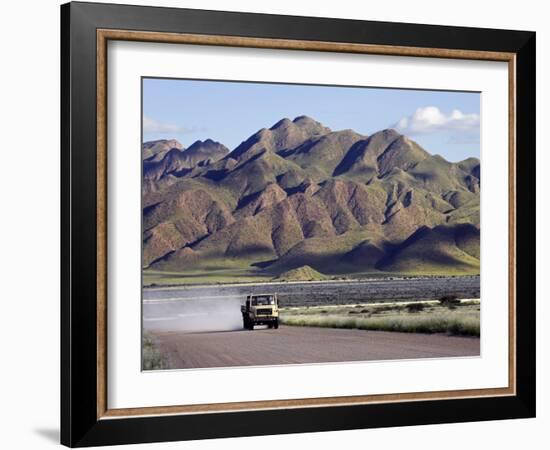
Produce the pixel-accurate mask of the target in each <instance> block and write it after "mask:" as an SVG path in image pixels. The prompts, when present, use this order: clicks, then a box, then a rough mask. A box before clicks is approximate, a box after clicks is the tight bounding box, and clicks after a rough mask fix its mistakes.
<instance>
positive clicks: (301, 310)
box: [280, 300, 480, 337]
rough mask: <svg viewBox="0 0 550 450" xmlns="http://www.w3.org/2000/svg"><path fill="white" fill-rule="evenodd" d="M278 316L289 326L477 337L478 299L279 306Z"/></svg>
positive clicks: (478, 324)
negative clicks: (279, 312)
mask: <svg viewBox="0 0 550 450" xmlns="http://www.w3.org/2000/svg"><path fill="white" fill-rule="evenodd" d="M280 320H281V323H283V324H285V325H291V326H309V327H327V328H356V329H361V330H376V331H400V332H409V333H446V334H450V335H461V336H478V337H479V330H480V303H479V300H468V301H462V302H459V303H456V304H451V305H444V304H441V303H440V302H439V301H431V302H407V303H391V304H387V303H386V304H383V305H382V304H378V305H373V304H370V305H369V304H358V305H346V306H311V307H295V308H282V310H281V318H280Z"/></svg>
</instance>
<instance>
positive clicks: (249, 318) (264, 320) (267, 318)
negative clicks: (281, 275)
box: [241, 294, 279, 330]
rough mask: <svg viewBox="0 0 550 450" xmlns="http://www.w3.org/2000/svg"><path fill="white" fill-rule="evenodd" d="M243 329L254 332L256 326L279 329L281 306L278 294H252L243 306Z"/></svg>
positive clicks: (247, 297)
mask: <svg viewBox="0 0 550 450" xmlns="http://www.w3.org/2000/svg"><path fill="white" fill-rule="evenodd" d="M241 313H242V315H243V328H244V329H245V330H253V329H254V325H267V326H268V328H274V329H277V328H279V304H278V301H277V294H250V295H247V296H246V300H245V301H244V303H243V304H242V305H241Z"/></svg>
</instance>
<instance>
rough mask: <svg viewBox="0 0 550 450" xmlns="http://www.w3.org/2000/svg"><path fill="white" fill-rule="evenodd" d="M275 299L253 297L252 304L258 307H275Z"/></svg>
mask: <svg viewBox="0 0 550 450" xmlns="http://www.w3.org/2000/svg"><path fill="white" fill-rule="evenodd" d="M274 303H275V299H274V298H273V296H272V295H259V296H257V297H252V304H253V305H254V306H256V305H273V304H274Z"/></svg>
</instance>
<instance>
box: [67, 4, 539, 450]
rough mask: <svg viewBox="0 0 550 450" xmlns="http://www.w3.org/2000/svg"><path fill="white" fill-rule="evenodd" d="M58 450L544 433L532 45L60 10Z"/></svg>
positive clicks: (278, 22) (291, 23)
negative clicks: (381, 435)
mask: <svg viewBox="0 0 550 450" xmlns="http://www.w3.org/2000/svg"><path fill="white" fill-rule="evenodd" d="M61 26H62V29H61V37H62V41H61V54H62V71H61V73H62V80H61V84H62V90H61V91H62V94H61V95H62V97H61V111H62V130H61V138H62V139H61V140H62V157H61V166H62V180H61V183H62V198H61V201H62V247H61V256H62V258H61V260H62V279H61V285H62V298H61V306H62V308H61V309H62V312H61V314H62V316H61V354H62V379H61V386H62V398H61V407H62V411H61V420H62V423H61V430H62V432H61V441H62V443H63V444H65V445H68V446H71V447H73V446H74V447H80V446H92V445H108V444H126V443H139V442H155V441H174V440H189V439H204V438H215V437H229V436H251V435H265V434H279V433H298V432H314V431H325V430H344V429H353V428H369V427H386V426H400V425H417V424H433V423H444V422H464V421H479V420H493V419H510V418H520V417H521V418H527V417H534V415H535V302H534V297H535V270H534V267H535V253H534V249H535V232H534V228H535V180H534V167H535V33H533V32H527V31H508V30H494V29H477V28H458V27H448V26H433V25H417V24H402V23H382V22H368V21H353V20H341V19H325V18H311V17H292V16H275V15H263V14H249V13H232V12H215V11H201V10H189V9H170V8H153V7H137V6H125V5H109V4H93V3H69V4H66V5H63V6H62V7H61Z"/></svg>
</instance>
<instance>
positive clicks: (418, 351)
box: [152, 326, 480, 369]
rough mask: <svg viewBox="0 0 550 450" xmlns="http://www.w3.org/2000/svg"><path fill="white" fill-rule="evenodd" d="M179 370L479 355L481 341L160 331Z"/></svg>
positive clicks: (336, 332) (307, 332)
mask: <svg viewBox="0 0 550 450" xmlns="http://www.w3.org/2000/svg"><path fill="white" fill-rule="evenodd" d="M152 334H153V336H154V339H155V341H156V343H157V345H158V346H159V350H160V351H161V352H162V353H163V354H164V355H165V356H166V358H167V359H168V363H169V365H170V367H171V368H173V369H183V368H199V367H229V366H258V365H279V364H300V363H302V364H304V363H319V362H341V361H372V360H388V359H413V358H437V357H453V356H478V355H479V354H480V340H479V339H478V338H470V337H453V336H444V335H435V334H415V333H394V332H383V331H364V330H343V329H331V328H311V327H285V326H282V327H280V328H279V329H278V330H268V329H263V330H262V329H256V330H254V331H245V330H243V331H240V330H239V331H226V332H204V333H183V332H177V331H154V332H152Z"/></svg>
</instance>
